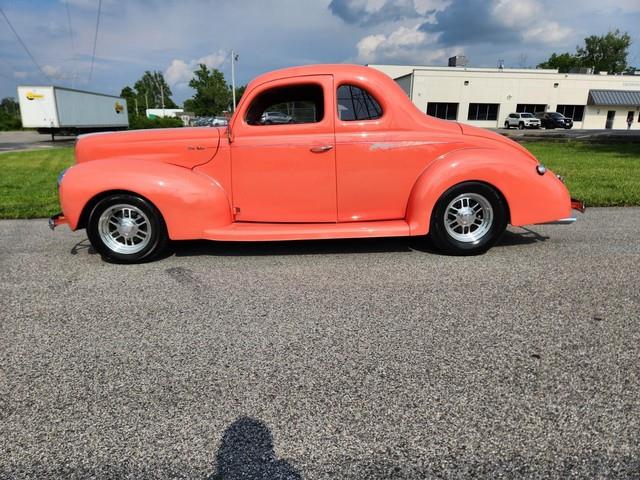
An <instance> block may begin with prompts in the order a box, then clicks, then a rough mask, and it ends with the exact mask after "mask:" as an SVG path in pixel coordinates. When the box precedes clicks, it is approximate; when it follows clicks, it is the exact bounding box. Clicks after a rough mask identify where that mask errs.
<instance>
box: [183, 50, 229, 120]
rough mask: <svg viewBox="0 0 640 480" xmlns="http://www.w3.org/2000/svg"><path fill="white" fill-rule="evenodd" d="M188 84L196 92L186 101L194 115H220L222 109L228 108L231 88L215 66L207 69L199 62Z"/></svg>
mask: <svg viewBox="0 0 640 480" xmlns="http://www.w3.org/2000/svg"><path fill="white" fill-rule="evenodd" d="M189 86H190V87H191V88H193V89H194V90H195V91H196V94H195V95H194V96H193V99H192V100H191V101H190V102H188V108H189V110H190V111H192V112H193V113H195V114H196V115H198V116H206V115H220V114H221V113H222V111H223V110H226V109H227V108H229V104H230V103H231V89H230V88H229V85H227V82H226V80H225V79H224V75H223V74H222V72H220V71H219V70H217V69H215V68H212V69H211V70H209V68H207V66H206V65H204V64H202V63H201V64H200V66H199V68H198V70H196V71H195V72H194V77H193V78H192V79H191V81H190V82H189ZM185 103H187V102H185Z"/></svg>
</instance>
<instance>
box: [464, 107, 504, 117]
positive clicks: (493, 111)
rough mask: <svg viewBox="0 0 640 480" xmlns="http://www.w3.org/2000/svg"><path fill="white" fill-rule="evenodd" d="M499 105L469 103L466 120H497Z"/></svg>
mask: <svg viewBox="0 0 640 480" xmlns="http://www.w3.org/2000/svg"><path fill="white" fill-rule="evenodd" d="M499 107H500V104H499V103H470V104H469V115H468V116H467V120H497V119H498V109H499Z"/></svg>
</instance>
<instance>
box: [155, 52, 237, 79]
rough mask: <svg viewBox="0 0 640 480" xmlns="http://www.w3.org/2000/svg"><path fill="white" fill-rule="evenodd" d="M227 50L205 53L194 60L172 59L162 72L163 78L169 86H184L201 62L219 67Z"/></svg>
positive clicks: (210, 66)
mask: <svg viewBox="0 0 640 480" xmlns="http://www.w3.org/2000/svg"><path fill="white" fill-rule="evenodd" d="M226 59H227V52H225V51H224V50H218V51H217V52H214V53H211V54H209V55H205V56H204V57H200V58H198V59H195V60H190V61H188V62H186V61H184V60H181V59H178V58H176V59H174V60H173V61H172V62H171V64H170V65H169V67H168V68H167V69H166V70H165V72H164V78H165V79H166V80H167V83H168V84H169V85H171V86H178V87H181V86H185V85H186V84H188V83H189V80H191V77H193V72H194V71H195V70H197V68H198V65H200V64H201V63H202V64H204V65H206V66H207V67H209V68H220V66H221V65H222V64H223V63H224V62H225V61H226Z"/></svg>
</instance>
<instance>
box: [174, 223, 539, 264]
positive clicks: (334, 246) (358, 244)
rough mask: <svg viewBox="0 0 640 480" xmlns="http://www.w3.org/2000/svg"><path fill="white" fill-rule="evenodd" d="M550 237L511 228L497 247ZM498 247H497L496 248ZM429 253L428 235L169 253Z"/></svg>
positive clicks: (178, 246) (189, 245)
mask: <svg viewBox="0 0 640 480" xmlns="http://www.w3.org/2000/svg"><path fill="white" fill-rule="evenodd" d="M548 238H549V237H546V236H543V235H540V234H539V233H537V232H536V231H534V230H531V229H528V228H524V227H518V229H517V231H513V230H507V231H506V232H505V233H504V235H503V236H502V238H501V239H500V240H499V241H498V243H497V244H496V246H495V247H510V246H517V245H528V244H533V243H539V242H544V241H545V240H547V239H548ZM495 247H494V248H495ZM402 252H407V253H408V252H414V253H427V254H435V255H440V252H439V251H438V250H436V249H435V247H434V246H433V245H432V244H431V241H430V239H429V238H428V237H390V238H353V239H336V240H300V241H281V242H212V241H206V240H193V241H181V242H172V244H171V248H170V249H169V251H168V252H167V253H166V255H165V257H168V256H171V255H172V254H173V255H175V256H176V257H191V256H206V255H211V256H224V257H233V256H262V255H328V254H343V253H345V254H358V253H364V254H367V253H402Z"/></svg>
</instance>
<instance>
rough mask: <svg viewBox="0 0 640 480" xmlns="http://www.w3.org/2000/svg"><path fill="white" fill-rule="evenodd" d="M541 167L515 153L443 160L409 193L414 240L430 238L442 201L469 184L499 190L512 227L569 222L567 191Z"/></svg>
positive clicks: (475, 151)
mask: <svg viewBox="0 0 640 480" xmlns="http://www.w3.org/2000/svg"><path fill="white" fill-rule="evenodd" d="M537 165H538V163H537V162H536V161H534V160H533V159H532V158H530V157H528V156H527V155H525V154H524V153H523V152H519V151H518V150H516V149H508V151H507V149H504V150H503V149H494V148H467V149H461V150H456V151H453V152H450V153H447V154H445V155H442V156H441V157H439V158H438V159H436V160H435V161H434V162H432V163H431V164H430V165H429V166H428V167H427V168H426V169H425V170H424V171H423V172H422V173H421V174H420V176H419V177H418V179H417V181H416V183H415V184H414V187H413V189H412V191H411V195H410V197H409V201H408V204H407V212H406V220H407V223H408V224H409V227H410V229H411V235H425V234H427V233H428V232H429V223H430V219H431V212H432V211H433V208H434V206H435V204H436V202H437V201H438V199H439V198H440V196H441V195H442V194H443V193H444V192H446V191H447V190H448V189H449V188H451V187H453V186H454V185H457V184H459V183H462V182H468V181H477V182H483V183H486V184H489V185H491V186H492V187H494V188H495V189H497V190H498V191H499V192H500V194H502V196H503V197H504V199H505V201H506V203H507V207H508V214H509V219H510V222H509V223H511V224H512V225H514V226H521V225H529V224H533V223H544V222H550V221H553V220H558V219H561V218H566V217H569V216H570V214H571V199H570V196H569V192H568V191H567V189H566V187H565V186H564V184H563V183H562V182H561V181H560V180H559V179H558V178H557V177H556V176H555V175H554V174H553V173H552V172H550V171H547V172H546V173H545V174H544V175H540V174H538V172H537V171H536V167H537Z"/></svg>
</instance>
